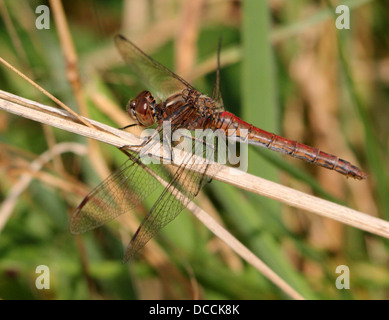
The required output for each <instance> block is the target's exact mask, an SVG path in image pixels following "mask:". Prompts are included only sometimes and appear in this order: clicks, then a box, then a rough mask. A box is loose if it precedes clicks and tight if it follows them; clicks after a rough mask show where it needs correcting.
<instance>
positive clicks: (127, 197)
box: [70, 152, 169, 234]
mask: <svg viewBox="0 0 389 320" xmlns="http://www.w3.org/2000/svg"><path fill="white" fill-rule="evenodd" d="M128 156H129V157H130V158H129V159H128V160H127V161H126V162H125V163H124V164H122V166H121V167H120V168H119V169H118V170H117V171H115V172H114V173H113V174H112V175H110V176H109V177H108V178H107V179H106V180H104V181H103V182H102V183H101V184H99V185H98V186H97V187H96V188H95V189H93V190H92V191H91V192H90V193H89V194H88V195H87V196H86V197H85V198H84V200H83V201H82V202H81V204H80V205H79V206H78V207H77V209H76V210H75V212H74V214H73V216H72V220H71V223H70V231H71V232H72V233H73V234H80V233H83V232H86V231H88V230H92V229H94V228H97V227H99V226H101V225H103V224H105V223H106V222H108V221H110V220H112V219H114V218H116V217H118V216H119V215H121V214H123V213H125V212H128V211H129V210H130V209H132V208H134V207H136V206H137V205H138V204H139V203H140V202H142V201H143V200H144V199H145V198H146V197H147V196H149V195H150V194H151V193H152V192H153V191H154V190H155V189H156V188H157V187H158V185H159V182H158V181H157V180H156V179H155V178H154V177H153V175H151V174H150V173H149V172H148V171H147V170H145V169H144V168H145V165H144V164H143V163H142V162H141V161H140V159H139V157H138V156H136V155H134V154H132V153H131V152H128ZM148 168H149V170H152V171H153V172H154V173H155V174H157V175H158V176H160V177H162V178H164V179H169V174H168V173H167V172H166V170H165V169H164V167H163V166H161V165H157V164H150V165H149V166H148Z"/></svg>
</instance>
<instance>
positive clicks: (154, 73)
mask: <svg viewBox="0 0 389 320" xmlns="http://www.w3.org/2000/svg"><path fill="white" fill-rule="evenodd" d="M115 44H116V47H117V48H118V50H119V52H120V54H121V56H122V57H123V59H124V60H125V61H126V62H127V64H128V65H129V66H130V67H131V69H132V70H133V71H134V72H135V74H136V75H137V76H138V77H139V78H140V79H142V81H143V82H144V83H145V85H146V86H148V87H149V89H150V90H151V92H153V93H154V94H155V95H157V96H158V97H159V98H160V99H162V100H166V99H167V98H168V97H170V96H172V95H173V94H175V93H178V92H181V91H182V90H184V89H187V88H191V89H194V88H193V87H192V86H191V85H190V84H189V83H188V82H186V81H185V80H184V79H182V78H181V77H179V76H178V75H176V74H175V73H174V72H172V71H170V70H169V69H168V68H166V67H164V66H163V65H161V64H160V63H158V62H157V61H155V60H154V59H152V58H151V57H149V56H148V55H147V54H145V53H144V52H143V51H142V50H140V49H139V48H138V47H137V46H135V45H134V44H133V43H132V42H131V41H129V40H128V39H126V38H125V37H123V36H122V35H116V36H115Z"/></svg>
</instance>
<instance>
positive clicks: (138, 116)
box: [127, 91, 156, 127]
mask: <svg viewBox="0 0 389 320" xmlns="http://www.w3.org/2000/svg"><path fill="white" fill-rule="evenodd" d="M127 113H128V114H129V115H130V117H131V118H132V119H134V120H135V121H136V122H138V123H139V124H140V125H142V126H144V127H150V126H151V125H153V124H154V123H155V122H156V115H155V99H154V97H153V96H152V94H151V93H150V92H149V91H142V92H141V93H139V94H138V95H137V96H136V98H135V99H131V100H130V101H129V102H128V104H127Z"/></svg>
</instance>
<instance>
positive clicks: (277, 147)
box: [216, 111, 367, 180]
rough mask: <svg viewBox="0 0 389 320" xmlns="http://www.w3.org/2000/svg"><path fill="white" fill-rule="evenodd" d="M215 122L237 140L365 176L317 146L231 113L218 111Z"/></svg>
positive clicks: (351, 175)
mask: <svg viewBox="0 0 389 320" xmlns="http://www.w3.org/2000/svg"><path fill="white" fill-rule="evenodd" d="M216 124H217V127H218V128H220V129H223V130H224V131H225V132H226V135H228V136H233V135H234V136H236V137H237V138H236V139H237V140H238V141H241V142H244V141H246V142H247V143H249V144H252V145H257V146H260V147H263V148H267V149H270V150H273V151H277V152H280V153H284V154H287V155H289V156H292V157H294V158H297V159H301V160H304V161H307V162H311V163H313V164H316V165H319V166H321V167H324V168H327V169H330V170H335V171H336V172H339V173H341V174H343V175H345V176H347V177H352V178H355V179H358V180H361V179H366V178H367V175H366V173H364V172H363V171H362V170H360V169H359V168H358V167H356V166H354V165H352V164H351V163H350V162H348V161H346V160H343V159H340V158H339V157H337V156H334V155H332V154H328V153H326V152H323V151H321V150H319V149H317V148H314V147H310V146H307V145H305V144H302V143H300V142H297V141H293V140H290V139H287V138H284V137H281V136H278V135H276V134H273V133H270V132H268V131H265V130H262V129H259V128H257V127H255V126H253V125H251V124H249V123H247V122H245V121H243V120H241V119H240V118H238V117H237V116H235V115H234V114H232V113H229V112H226V111H224V112H222V113H220V114H219V117H218V119H217V121H216ZM231 129H233V130H231ZM243 130H245V131H243Z"/></svg>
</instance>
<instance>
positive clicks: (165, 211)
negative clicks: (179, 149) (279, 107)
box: [123, 110, 215, 262]
mask: <svg viewBox="0 0 389 320" xmlns="http://www.w3.org/2000/svg"><path fill="white" fill-rule="evenodd" d="M188 112H190V111H188V110H185V111H184V112H182V113H181V114H178V115H175V117H177V118H180V119H185V118H186V117H185V114H184V113H188ZM190 143H191V144H192V154H196V155H202V156H203V157H201V156H200V157H198V158H197V161H196V162H193V161H192V160H193V159H192V155H191V154H190V153H188V154H186V155H185V157H184V159H183V161H182V164H181V165H180V166H179V167H178V168H177V167H175V166H173V165H169V168H171V169H172V170H173V171H172V176H171V180H170V181H166V183H168V185H167V187H166V188H165V190H164V191H163V193H162V194H161V196H160V197H159V199H158V200H157V202H156V203H155V204H154V206H153V208H152V209H151V210H150V213H149V214H148V215H147V216H146V218H145V219H144V220H143V221H142V224H141V225H140V226H139V228H138V230H137V231H136V233H135V235H134V236H133V238H132V239H131V241H130V243H129V245H128V247H127V249H126V252H125V255H124V258H123V262H126V261H128V260H129V259H131V258H132V257H133V256H134V254H135V253H136V252H137V251H139V250H140V249H141V248H142V247H143V246H144V245H145V244H146V243H147V242H148V241H149V240H150V239H151V238H152V237H153V236H154V235H156V234H157V232H158V231H159V230H160V229H162V228H163V227H164V226H166V225H167V224H168V223H169V222H171V221H172V220H174V219H175V218H176V217H177V215H178V214H179V213H180V212H181V211H182V210H183V209H184V208H185V207H186V206H187V205H188V203H189V202H190V201H191V200H192V199H193V198H194V197H195V196H196V195H197V194H198V192H199V191H200V189H201V188H202V186H203V185H204V184H205V183H206V182H208V181H209V179H208V178H207V176H211V175H212V174H211V170H210V163H211V161H212V160H213V159H214V157H215V152H214V150H215V149H214V147H213V145H209V144H206V143H204V141H202V140H200V141H199V140H195V139H190ZM200 148H201V149H200ZM195 167H196V168H195ZM193 169H196V170H193Z"/></svg>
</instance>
